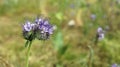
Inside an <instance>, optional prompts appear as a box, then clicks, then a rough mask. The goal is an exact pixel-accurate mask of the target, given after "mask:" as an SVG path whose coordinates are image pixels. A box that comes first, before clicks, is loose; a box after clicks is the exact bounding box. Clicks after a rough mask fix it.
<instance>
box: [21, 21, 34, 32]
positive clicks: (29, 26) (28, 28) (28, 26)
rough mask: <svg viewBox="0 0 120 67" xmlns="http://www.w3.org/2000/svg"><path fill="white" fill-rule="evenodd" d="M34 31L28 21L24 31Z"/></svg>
mask: <svg viewBox="0 0 120 67" xmlns="http://www.w3.org/2000/svg"><path fill="white" fill-rule="evenodd" d="M31 29H32V26H31V23H30V22H29V21H27V22H26V23H25V24H24V25H23V30H24V31H28V32H29V31H31Z"/></svg>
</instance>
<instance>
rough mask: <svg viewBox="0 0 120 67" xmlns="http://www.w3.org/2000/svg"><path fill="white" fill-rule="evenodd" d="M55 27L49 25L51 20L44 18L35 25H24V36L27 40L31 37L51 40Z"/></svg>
mask: <svg viewBox="0 0 120 67" xmlns="http://www.w3.org/2000/svg"><path fill="white" fill-rule="evenodd" d="M53 31H54V27H53V25H51V24H50V23H49V20H48V19H46V18H43V17H40V18H37V19H36V20H35V23H30V22H26V23H25V24H24V25H23V35H24V37H25V39H27V40H29V38H30V37H32V38H38V39H39V40H46V39H49V37H50V35H51V34H53Z"/></svg>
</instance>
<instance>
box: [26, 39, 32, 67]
mask: <svg viewBox="0 0 120 67" xmlns="http://www.w3.org/2000/svg"><path fill="white" fill-rule="evenodd" d="M31 44H32V41H30V43H29V45H28V50H27V56H26V67H29V55H30V48H31Z"/></svg>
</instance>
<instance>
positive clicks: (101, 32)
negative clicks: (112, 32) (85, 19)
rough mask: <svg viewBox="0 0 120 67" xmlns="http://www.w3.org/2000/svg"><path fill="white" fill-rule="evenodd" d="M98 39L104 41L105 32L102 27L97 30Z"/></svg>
mask: <svg viewBox="0 0 120 67" xmlns="http://www.w3.org/2000/svg"><path fill="white" fill-rule="evenodd" d="M97 38H98V40H102V39H104V30H103V29H102V28H101V27H99V28H98V29H97Z"/></svg>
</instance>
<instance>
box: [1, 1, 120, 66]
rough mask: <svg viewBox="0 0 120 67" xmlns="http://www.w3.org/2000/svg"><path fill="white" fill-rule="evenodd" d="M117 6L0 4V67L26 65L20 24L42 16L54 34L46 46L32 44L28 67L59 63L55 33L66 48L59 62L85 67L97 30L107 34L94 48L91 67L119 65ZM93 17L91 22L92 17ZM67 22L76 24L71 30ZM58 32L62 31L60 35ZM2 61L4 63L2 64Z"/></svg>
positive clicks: (94, 3)
mask: <svg viewBox="0 0 120 67" xmlns="http://www.w3.org/2000/svg"><path fill="white" fill-rule="evenodd" d="M119 8H120V3H119V2H118V0H73V1H69V0H56V1H54V0H31V1H30V0H0V29H1V31H0V58H2V59H0V67H4V66H5V64H6V63H7V64H8V65H6V66H7V67H23V66H24V65H25V57H26V49H25V47H24V43H25V40H24V39H23V38H22V34H21V33H22V24H23V23H24V22H25V20H32V21H33V20H34V18H35V17H36V16H38V15H41V14H44V15H45V16H47V17H49V18H50V21H51V23H52V24H55V25H57V30H56V31H55V34H54V35H52V37H51V39H50V40H48V41H45V42H42V41H37V40H36V41H34V42H33V45H32V49H31V54H30V67H53V65H54V64H55V63H56V62H57V61H58V59H57V52H56V51H55V50H54V45H53V44H54V43H55V42H56V43H55V44H57V43H58V44H59V41H56V40H54V38H56V37H57V36H56V35H57V33H58V32H60V33H62V34H63V36H62V39H63V44H64V46H65V45H68V46H69V47H68V48H67V50H66V51H65V53H64V55H63V56H62V58H61V60H62V63H63V65H65V66H66V67H86V66H85V65H86V64H87V62H88V55H89V48H88V47H87V46H88V45H90V44H91V43H92V41H93V40H94V37H95V34H96V29H97V28H98V27H99V26H101V27H103V28H104V29H105V30H106V31H107V32H106V33H105V39H104V40H102V41H101V42H99V43H98V45H94V47H93V50H94V52H95V54H94V56H93V63H92V64H93V67H110V66H111V65H112V64H113V63H117V64H120V45H119V44H120V42H119V41H120V30H119V29H120V22H119V21H120V20H119V18H120V9H119ZM93 14H94V15H95V16H96V18H95V20H92V18H91V15H93ZM70 20H74V21H75V25H74V26H73V27H71V26H69V25H68V23H69V21H70ZM60 30H61V31H60ZM2 60H5V61H4V62H3V61H2Z"/></svg>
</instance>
